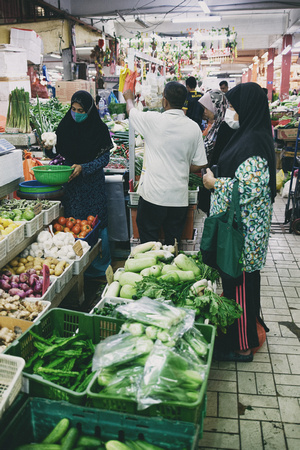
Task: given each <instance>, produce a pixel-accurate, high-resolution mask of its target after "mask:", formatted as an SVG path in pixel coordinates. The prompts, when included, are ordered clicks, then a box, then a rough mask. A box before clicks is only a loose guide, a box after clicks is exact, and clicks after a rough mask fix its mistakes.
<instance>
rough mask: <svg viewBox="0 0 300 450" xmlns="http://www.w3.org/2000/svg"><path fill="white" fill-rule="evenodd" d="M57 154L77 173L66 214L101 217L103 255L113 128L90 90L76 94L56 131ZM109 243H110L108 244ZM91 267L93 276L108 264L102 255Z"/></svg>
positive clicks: (66, 202)
mask: <svg viewBox="0 0 300 450" xmlns="http://www.w3.org/2000/svg"><path fill="white" fill-rule="evenodd" d="M56 135H57V144H56V150H57V153H59V154H60V155H62V156H63V157H64V158H65V159H66V164H67V165H70V166H72V168H73V169H74V171H73V173H72V174H71V176H70V178H69V182H68V183H67V184H66V185H64V196H63V198H62V204H63V206H64V215H65V217H74V218H75V219H86V218H87V217H88V216H98V218H99V220H100V230H101V231H100V234H99V236H100V237H101V238H102V255H103V254H105V252H103V251H104V249H105V248H107V251H108V258H107V262H108V263H109V262H110V258H109V247H108V237H107V201H106V193H105V176H104V172H103V168H104V167H105V166H107V164H108V162H109V151H110V149H111V148H112V147H113V143H112V141H111V138H110V135H109V130H108V128H107V126H106V125H105V124H104V123H103V122H102V120H101V119H100V117H99V113H98V110H97V108H96V106H95V103H94V100H93V97H92V96H91V95H90V94H89V93H88V92H86V91H78V92H75V94H74V95H73V96H72V99H71V108H70V109H69V111H68V112H67V113H66V115H65V117H64V118H63V119H62V120H61V122H60V123H59V125H58V128H57V130H56ZM105 244H106V245H105ZM100 260H101V258H99V261H98V258H97V261H98V263H97V261H95V262H94V263H93V265H92V266H91V267H90V269H89V272H88V273H89V274H90V276H93V277H99V276H102V275H104V273H105V270H106V267H107V265H108V264H105V263H104V260H103V258H102V260H101V261H100Z"/></svg>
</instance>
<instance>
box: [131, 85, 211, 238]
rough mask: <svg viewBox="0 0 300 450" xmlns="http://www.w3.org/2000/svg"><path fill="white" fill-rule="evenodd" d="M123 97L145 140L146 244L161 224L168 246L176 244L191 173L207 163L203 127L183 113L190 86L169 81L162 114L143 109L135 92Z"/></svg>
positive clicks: (141, 210)
mask: <svg viewBox="0 0 300 450" xmlns="http://www.w3.org/2000/svg"><path fill="white" fill-rule="evenodd" d="M123 95H124V98H125V100H126V109H127V113H128V115H129V121H130V124H131V125H132V126H133V128H134V129H135V130H136V131H137V132H138V133H140V134H141V135H142V136H143V137H144V140H145V153H144V164H143V170H142V175H141V179H140V182H139V187H138V193H139V194H140V200H139V204H138V209H137V226H138V229H139V234H140V239H141V243H143V242H148V241H153V240H155V241H158V240H159V231H160V228H161V227H162V228H163V231H164V235H165V244H166V245H173V244H174V240H175V238H176V239H177V241H178V243H179V242H180V237H181V234H182V231H183V229H184V225H185V221H186V215H187V211H188V203H189V202H188V181H189V173H190V172H199V171H200V169H201V168H202V167H205V166H206V164H207V159H206V153H205V149H204V145H203V139H202V133H201V130H200V128H199V126H198V125H197V124H196V123H195V122H194V121H193V120H191V119H189V118H188V117H186V116H185V114H184V112H183V111H182V107H183V105H184V102H185V100H186V96H187V90H186V88H185V86H183V85H182V84H180V83H177V82H176V81H171V82H169V83H167V84H166V86H165V89H164V93H163V100H162V106H163V108H164V110H165V111H164V112H163V113H162V114H161V113H159V112H156V111H148V112H141V111H138V110H137V109H136V108H135V107H134V103H133V100H134V96H133V93H132V92H131V91H130V90H128V91H125V92H124V93H123Z"/></svg>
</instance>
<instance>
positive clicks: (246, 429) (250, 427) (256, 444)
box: [240, 420, 263, 450]
mask: <svg viewBox="0 0 300 450" xmlns="http://www.w3.org/2000/svg"><path fill="white" fill-rule="evenodd" d="M240 433H241V450H260V449H262V448H263V440H262V432H261V424H260V422H258V421H255V420H253V421H251V422H250V421H249V420H241V421H240Z"/></svg>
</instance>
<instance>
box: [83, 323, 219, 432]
mask: <svg viewBox="0 0 300 450" xmlns="http://www.w3.org/2000/svg"><path fill="white" fill-rule="evenodd" d="M94 317H97V318H98V319H99V318H100V334H101V339H102V338H103V337H108V336H111V335H113V334H116V333H117V332H118V331H119V327H120V323H122V321H120V320H116V319H113V318H111V317H101V316H94ZM195 326H196V327H197V328H198V329H199V330H200V331H201V333H202V334H203V336H204V337H205V339H206V340H207V342H208V343H209V344H210V347H209V353H208V357H207V373H206V377H205V380H204V382H203V384H202V386H201V389H200V391H199V397H198V400H197V401H196V402H194V403H179V402H164V403H160V404H156V405H152V406H150V407H149V408H147V409H144V410H142V411H139V410H138V409H137V403H136V402H135V401H133V400H129V399H128V398H122V397H118V398H111V397H108V396H104V395H102V394H101V390H100V387H99V385H98V382H97V375H95V376H94V378H93V380H92V381H91V383H90V384H89V386H88V389H87V396H88V399H87V404H88V405H89V406H93V407H95V408H100V409H105V410H110V411H119V412H123V413H128V414H136V415H139V416H147V417H158V416H160V417H164V418H165V419H171V420H180V421H183V422H194V423H197V424H201V423H202V422H203V412H204V415H205V412H206V403H205V401H206V400H205V399H206V389H207V380H208V375H209V371H210V366H211V362H212V354H213V347H214V341H215V334H216V329H215V327H214V326H212V325H204V324H195Z"/></svg>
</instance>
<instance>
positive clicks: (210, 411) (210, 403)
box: [206, 391, 218, 417]
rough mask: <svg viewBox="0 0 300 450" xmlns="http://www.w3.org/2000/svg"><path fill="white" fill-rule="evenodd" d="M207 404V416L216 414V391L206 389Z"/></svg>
mask: <svg viewBox="0 0 300 450" xmlns="http://www.w3.org/2000/svg"><path fill="white" fill-rule="evenodd" d="M206 395H207V405H206V415H207V417H208V416H209V417H217V416H218V392H212V391H207V394H206Z"/></svg>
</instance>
